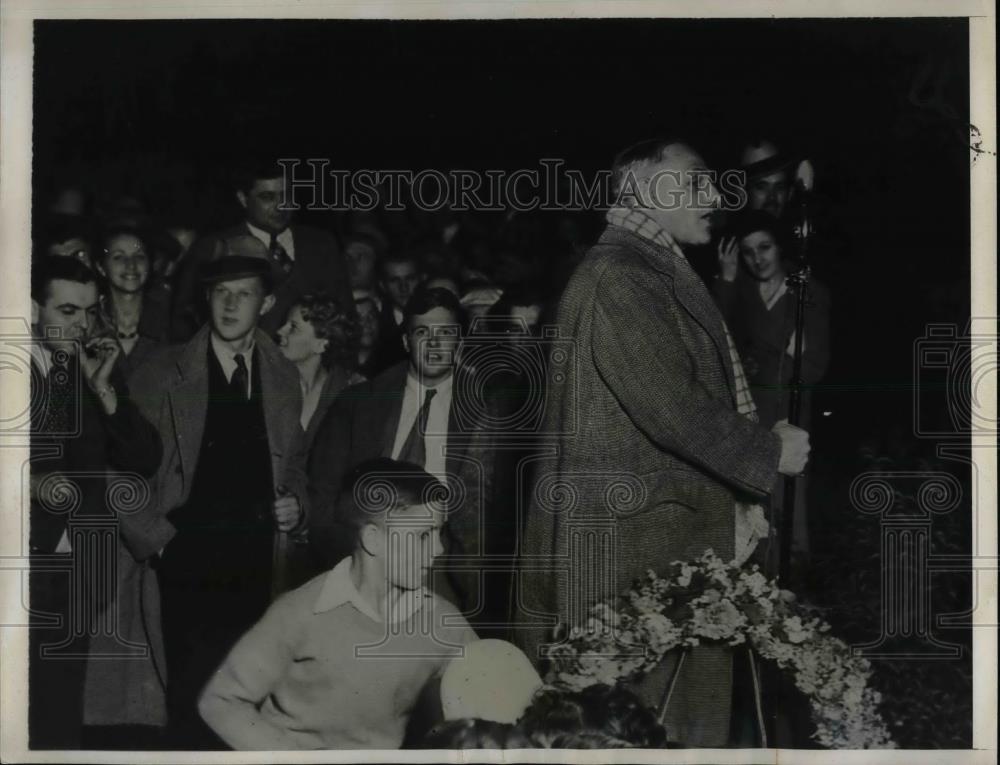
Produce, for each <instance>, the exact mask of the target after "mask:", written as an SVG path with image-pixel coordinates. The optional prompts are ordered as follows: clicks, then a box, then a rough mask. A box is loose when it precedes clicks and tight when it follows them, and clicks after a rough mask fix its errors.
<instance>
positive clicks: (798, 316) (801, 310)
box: [778, 189, 812, 588]
mask: <svg viewBox="0 0 1000 765" xmlns="http://www.w3.org/2000/svg"><path fill="white" fill-rule="evenodd" d="M800 192H801V202H800V204H799V225H798V227H797V230H796V240H797V243H798V248H797V249H798V269H797V270H796V271H795V272H794V273H792V274H790V275H789V276H788V278H787V281H786V283H787V285H788V286H789V288H790V289H792V290H793V291H794V292H795V347H794V353H793V356H792V380H791V385H790V387H789V393H788V423H789V424H790V425H796V426H798V425H799V423H800V421H801V417H802V385H803V380H802V346H803V341H804V339H805V324H806V305H807V304H808V302H809V276H810V269H809V260H808V254H809V252H808V250H809V235H810V234H811V233H812V231H811V222H810V220H809V210H808V204H807V197H808V192H807V191H806V190H805V189H800ZM795 480H796V477H795V476H785V478H784V483H785V491H784V500H783V502H782V509H781V521H780V526H779V537H778V551H779V552H778V581H779V582H781V584H782V586H783V587H785V588H788V579H789V576H790V572H791V562H792V531H793V523H794V520H795V488H796V484H795Z"/></svg>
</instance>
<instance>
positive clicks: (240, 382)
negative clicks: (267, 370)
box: [229, 353, 250, 401]
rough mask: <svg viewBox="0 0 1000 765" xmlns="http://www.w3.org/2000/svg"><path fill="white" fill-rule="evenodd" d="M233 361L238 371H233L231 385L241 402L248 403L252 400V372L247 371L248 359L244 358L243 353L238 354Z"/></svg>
mask: <svg viewBox="0 0 1000 765" xmlns="http://www.w3.org/2000/svg"><path fill="white" fill-rule="evenodd" d="M233 361H235V362H236V369H234V370H233V376H232V378H231V379H230V381H229V384H230V386H232V388H233V391H234V393H235V395H237V396H239V398H240V400H241V401H248V400H249V399H250V372H249V370H248V369H247V362H246V359H244V358H243V354H242V353H237V354H236V355H235V356H233Z"/></svg>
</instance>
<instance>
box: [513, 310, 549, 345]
mask: <svg viewBox="0 0 1000 765" xmlns="http://www.w3.org/2000/svg"><path fill="white" fill-rule="evenodd" d="M510 315H511V316H512V317H513V320H514V325H515V327H516V328H517V331H516V332H514V333H512V334H511V336H510V339H511V340H513V341H514V342H519V343H524V342H528V341H529V340H530V339H531V338H532V337H533V336H534V335H536V334H537V333H538V321H539V319H540V318H541V316H542V307H541V306H540V305H538V304H537V303H536V304H534V305H515V306H511V309H510ZM524 327H527V329H528V331H527V334H525V333H524V331H523V328H524Z"/></svg>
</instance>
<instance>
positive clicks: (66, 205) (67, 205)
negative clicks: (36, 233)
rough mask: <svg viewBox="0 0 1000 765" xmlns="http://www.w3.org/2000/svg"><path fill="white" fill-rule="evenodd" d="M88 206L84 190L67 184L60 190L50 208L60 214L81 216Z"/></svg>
mask: <svg viewBox="0 0 1000 765" xmlns="http://www.w3.org/2000/svg"><path fill="white" fill-rule="evenodd" d="M86 206H87V200H86V197H85V196H84V194H83V191H82V190H80V189H78V188H74V187H73V186H67V187H66V188H62V189H60V190H59V191H58V193H57V194H56V196H55V197H54V198H53V200H52V205H51V206H50V207H49V210H50V211H51V212H54V213H59V214H60V215H76V216H80V215H83V213H84V211H85V208H86Z"/></svg>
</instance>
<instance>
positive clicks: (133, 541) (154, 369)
mask: <svg viewBox="0 0 1000 765" xmlns="http://www.w3.org/2000/svg"><path fill="white" fill-rule="evenodd" d="M172 362H173V351H172V349H170V348H164V349H161V351H160V352H159V353H157V354H156V355H155V356H153V357H152V358H151V359H150V360H149V361H148V362H147V363H145V364H143V365H142V366H141V367H139V368H138V369H137V370H135V371H134V372H133V373H132V375H131V376H130V377H129V380H128V385H129V390H130V393H131V401H132V402H133V403H134V404H135V407H136V409H138V413H139V415H140V416H141V418H142V419H144V420H146V421H147V422H149V423H152V424H153V426H154V427H155V429H156V430H157V432H158V433H159V436H160V440H161V443H162V446H163V456H164V457H165V456H166V450H167V449H169V448H170V444H169V443H168V442H167V439H166V438H165V437H164V433H165V432H166V427H167V422H168V419H169V416H168V413H167V406H166V388H165V386H164V384H163V381H164V379H166V377H167V374H168V370H169V369H170V368H171V366H172ZM163 469H164V460H161V461H160V471H159V472H158V473H157V475H156V476H155V477H153V478H152V479H151V482H152V484H153V485H154V489H155V486H156V485H157V484H158V483H159V480H158V479H159V475H160V473H161V472H162V471H163ZM152 497H153V500H152V501H150V502H147V503H146V505H145V506H144V507H142V508H140V509H139V510H138V511H137V512H134V513H128V514H123V515H121V516H120V523H121V532H122V540H123V541H124V542H125V546H126V547H127V548H128V550H129V552H130V553H132V555H133V556H134V557H135V559H136V560H139V561H142V560H146V559H147V558H150V557H152V556H153V555H155V554H156V553H157V552H158V551H159V550H162V549H163V548H164V547H165V546H166V545H167V543H168V542H169V541H170V540H171V539H173V537H174V534H176V533H177V530H176V529H175V528H174V525H173V524H172V523H171V522H170V521H169V520H167V518H166V516H165V515H164V514H163V512H162V511H161V508H160V507H159V506H158V504H157V501H156V499H157V493H156V492H155V491H154V492H153V495H152Z"/></svg>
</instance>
